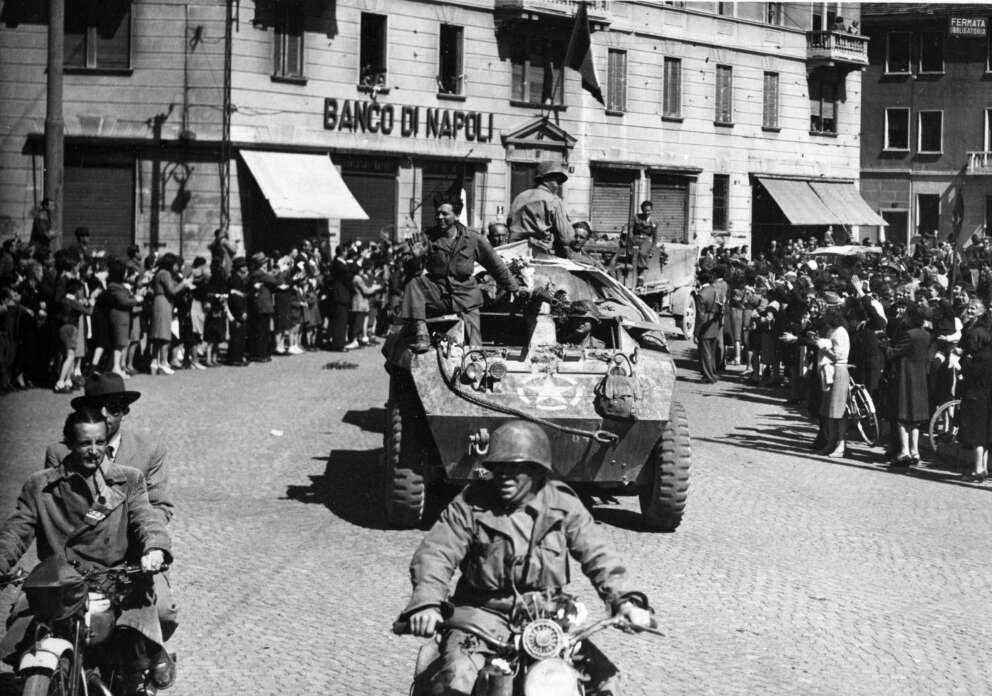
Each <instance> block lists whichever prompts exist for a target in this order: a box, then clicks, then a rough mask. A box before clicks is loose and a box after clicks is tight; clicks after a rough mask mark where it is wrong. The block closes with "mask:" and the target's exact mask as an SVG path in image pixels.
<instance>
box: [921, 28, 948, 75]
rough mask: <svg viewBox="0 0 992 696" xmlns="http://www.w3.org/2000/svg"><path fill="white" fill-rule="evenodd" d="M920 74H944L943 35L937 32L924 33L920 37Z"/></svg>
mask: <svg viewBox="0 0 992 696" xmlns="http://www.w3.org/2000/svg"><path fill="white" fill-rule="evenodd" d="M920 72H921V73H942V72H944V35H943V34H942V33H940V32H939V31H925V32H923V34H922V35H921V36H920Z"/></svg>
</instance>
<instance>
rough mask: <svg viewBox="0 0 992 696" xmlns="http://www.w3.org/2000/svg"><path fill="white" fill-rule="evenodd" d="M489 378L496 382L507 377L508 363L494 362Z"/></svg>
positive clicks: (490, 366) (490, 368)
mask: <svg viewBox="0 0 992 696" xmlns="http://www.w3.org/2000/svg"><path fill="white" fill-rule="evenodd" d="M489 376H490V377H491V378H492V379H495V380H500V379H503V378H504V377H506V363H505V362H503V361H502V360H494V361H493V362H492V363H491V364H490V365H489Z"/></svg>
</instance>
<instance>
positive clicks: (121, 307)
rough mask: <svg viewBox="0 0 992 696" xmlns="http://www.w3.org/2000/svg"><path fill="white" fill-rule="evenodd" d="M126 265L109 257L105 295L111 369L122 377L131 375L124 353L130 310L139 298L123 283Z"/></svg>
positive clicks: (129, 328)
mask: <svg viewBox="0 0 992 696" xmlns="http://www.w3.org/2000/svg"><path fill="white" fill-rule="evenodd" d="M126 274H127V266H126V265H125V264H124V262H123V261H118V260H117V259H111V261H110V263H109V265H108V267H107V290H106V292H105V293H104V294H105V295H106V296H107V298H108V299H107V304H108V306H109V313H108V314H109V323H110V329H111V330H110V333H111V344H112V350H113V354H112V355H113V358H112V360H111V371H112V372H115V373H116V374H118V375H120V376H121V377H123V378H124V379H127V378H129V377H130V376H131V375H130V374H128V372H127V370H125V369H124V368H125V355H126V353H127V348H128V346H129V345H130V343H131V311H132V310H133V309H134V307H135V305H137V304H138V303H139V302H140V300H139V299H138V298H137V297H135V296H134V293H132V292H131V290H130V288H128V287H127V285H125V283H124V280H125V276H126Z"/></svg>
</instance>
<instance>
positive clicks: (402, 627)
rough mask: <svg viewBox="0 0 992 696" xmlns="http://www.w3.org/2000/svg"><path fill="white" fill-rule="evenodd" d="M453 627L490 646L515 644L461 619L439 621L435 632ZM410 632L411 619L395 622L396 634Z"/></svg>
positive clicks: (394, 629) (501, 646)
mask: <svg viewBox="0 0 992 696" xmlns="http://www.w3.org/2000/svg"><path fill="white" fill-rule="evenodd" d="M451 629H455V630H459V631H464V632H465V633H469V634H471V635H473V636H475V637H477V638H480V639H481V640H484V641H485V642H486V643H488V644H489V645H490V647H493V648H504V649H508V648H512V647H513V644H512V643H510V642H507V641H502V640H500V639H499V638H497V637H496V636H494V635H492V634H490V633H488V632H487V631H484V630H482V629H481V628H478V627H477V626H473V625H471V624H467V623H462V622H460V621H439V622H438V623H437V626H435V628H434V633H440V632H441V631H447V630H451ZM410 632H411V631H410V622H409V621H395V622H393V633H395V634H396V635H399V636H403V635H409V634H410Z"/></svg>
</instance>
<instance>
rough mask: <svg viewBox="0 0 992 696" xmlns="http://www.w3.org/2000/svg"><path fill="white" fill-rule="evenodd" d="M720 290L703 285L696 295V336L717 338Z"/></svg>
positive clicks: (719, 323) (718, 331) (718, 332)
mask: <svg viewBox="0 0 992 696" xmlns="http://www.w3.org/2000/svg"><path fill="white" fill-rule="evenodd" d="M720 303H721V298H720V291H719V289H717V288H715V287H713V286H712V285H704V286H703V287H702V288H700V289H699V293H698V294H697V295H696V338H718V337H719V335H720V329H721V326H722V324H721V322H720V321H719V320H718V314H719V309H720Z"/></svg>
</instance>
